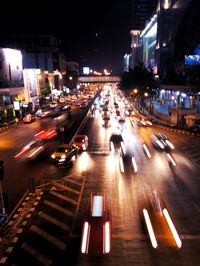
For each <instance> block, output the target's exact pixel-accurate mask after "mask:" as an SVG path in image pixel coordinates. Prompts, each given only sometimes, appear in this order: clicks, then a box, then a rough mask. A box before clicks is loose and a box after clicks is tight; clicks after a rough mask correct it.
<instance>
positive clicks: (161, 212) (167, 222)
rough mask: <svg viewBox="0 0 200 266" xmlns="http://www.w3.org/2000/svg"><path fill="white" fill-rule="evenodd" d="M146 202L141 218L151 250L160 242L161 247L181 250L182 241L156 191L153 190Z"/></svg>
mask: <svg viewBox="0 0 200 266" xmlns="http://www.w3.org/2000/svg"><path fill="white" fill-rule="evenodd" d="M146 200H147V201H146V204H147V205H146V208H144V209H143V216H144V221H145V224H146V229H147V233H148V234H149V238H150V241H151V244H152V246H153V248H157V247H158V246H159V244H160V243H161V242H162V245H163V244H164V245H167V246H171V247H174V248H175V247H176V248H181V246H182V241H181V239H180V237H179V235H178V232H177V231H176V228H175V226H174V223H173V221H172V219H171V217H170V213H169V211H168V209H167V206H166V204H165V202H164V200H163V199H162V198H161V197H160V195H159V193H158V192H157V190H156V189H153V190H152V191H151V192H150V193H149V195H148V197H147V198H146ZM161 236H162V237H161Z"/></svg>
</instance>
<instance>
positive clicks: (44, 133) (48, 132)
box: [34, 127, 57, 139]
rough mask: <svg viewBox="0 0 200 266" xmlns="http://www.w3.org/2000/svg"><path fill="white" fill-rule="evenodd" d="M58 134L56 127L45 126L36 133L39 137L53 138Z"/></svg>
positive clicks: (36, 136)
mask: <svg viewBox="0 0 200 266" xmlns="http://www.w3.org/2000/svg"><path fill="white" fill-rule="evenodd" d="M56 135H57V131H56V128H55V127H52V128H44V129H42V130H40V131H39V132H38V133H36V134H35V135H34V137H35V138H37V139H52V138H54V137H55V136H56Z"/></svg>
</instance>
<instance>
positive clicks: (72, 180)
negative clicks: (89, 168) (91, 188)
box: [65, 178, 83, 186]
mask: <svg viewBox="0 0 200 266" xmlns="http://www.w3.org/2000/svg"><path fill="white" fill-rule="evenodd" d="M65 180H66V181H67V182H69V183H73V184H75V185H78V186H82V183H83V182H81V181H77V180H74V179H71V178H65Z"/></svg>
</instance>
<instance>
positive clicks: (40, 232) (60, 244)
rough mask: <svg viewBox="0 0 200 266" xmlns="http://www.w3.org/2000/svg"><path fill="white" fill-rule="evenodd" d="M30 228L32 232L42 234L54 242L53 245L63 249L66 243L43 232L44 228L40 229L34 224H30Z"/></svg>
mask: <svg viewBox="0 0 200 266" xmlns="http://www.w3.org/2000/svg"><path fill="white" fill-rule="evenodd" d="M31 230H32V231H33V232H35V233H36V234H38V235H40V236H42V237H43V238H45V239H47V240H48V241H49V242H51V243H52V244H54V245H55V246H57V247H58V248H60V249H62V250H65V248H66V245H65V243H63V242H62V241H60V240H59V239H57V238H56V237H54V236H52V235H50V234H48V233H47V232H45V231H44V230H42V229H41V228H39V227H37V226H36V225H32V226H31Z"/></svg>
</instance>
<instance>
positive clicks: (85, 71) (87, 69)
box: [83, 67, 90, 75]
mask: <svg viewBox="0 0 200 266" xmlns="http://www.w3.org/2000/svg"><path fill="white" fill-rule="evenodd" d="M89 74H90V68H89V67H83V75H89Z"/></svg>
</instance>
